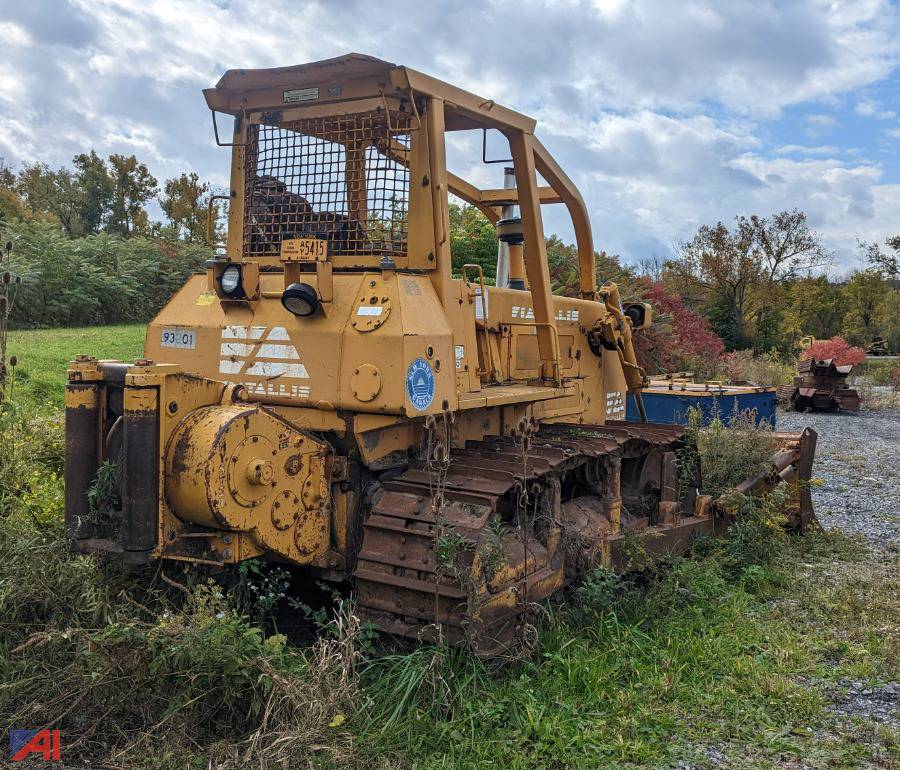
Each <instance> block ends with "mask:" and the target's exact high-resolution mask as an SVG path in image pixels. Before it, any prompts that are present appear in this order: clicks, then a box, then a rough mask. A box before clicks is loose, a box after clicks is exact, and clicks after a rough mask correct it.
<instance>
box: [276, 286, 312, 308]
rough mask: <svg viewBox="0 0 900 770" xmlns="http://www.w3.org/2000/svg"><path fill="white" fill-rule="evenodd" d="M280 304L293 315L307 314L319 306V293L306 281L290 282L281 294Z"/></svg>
mask: <svg viewBox="0 0 900 770" xmlns="http://www.w3.org/2000/svg"><path fill="white" fill-rule="evenodd" d="M281 304H282V305H284V308H285V310H287V311H289V312H291V313H293V314H294V315H299V316H308V315H312V314H313V313H315V312H316V310H317V309H318V308H319V295H318V294H317V293H316V290H315V289H314V288H313V287H312V286H310V285H309V284H308V283H292V284H291V285H290V286H288V287H287V288H286V289H285V290H284V294H282V295H281Z"/></svg>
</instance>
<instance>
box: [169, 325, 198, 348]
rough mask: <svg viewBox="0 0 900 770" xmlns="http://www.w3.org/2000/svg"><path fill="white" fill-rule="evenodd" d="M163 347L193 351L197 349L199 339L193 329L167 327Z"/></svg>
mask: <svg viewBox="0 0 900 770" xmlns="http://www.w3.org/2000/svg"><path fill="white" fill-rule="evenodd" d="M162 346H163V347H164V348H182V349H183V350H193V349H194V348H195V347H197V337H196V335H195V334H194V330H193V329H179V328H178V327H177V326H176V327H171V326H170V327H166V328H165V329H163V330H162Z"/></svg>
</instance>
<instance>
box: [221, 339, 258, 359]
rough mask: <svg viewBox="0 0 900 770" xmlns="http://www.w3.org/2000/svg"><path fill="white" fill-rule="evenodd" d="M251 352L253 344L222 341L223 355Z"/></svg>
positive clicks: (239, 354) (247, 354) (238, 354)
mask: <svg viewBox="0 0 900 770" xmlns="http://www.w3.org/2000/svg"><path fill="white" fill-rule="evenodd" d="M252 352H253V345H247V344H245V343H243V342H223V343H222V355H223V356H249V355H250V354H251V353H252Z"/></svg>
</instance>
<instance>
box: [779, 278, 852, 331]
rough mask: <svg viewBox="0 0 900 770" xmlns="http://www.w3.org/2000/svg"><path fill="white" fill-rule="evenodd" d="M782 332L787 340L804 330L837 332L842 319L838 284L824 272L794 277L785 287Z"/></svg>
mask: <svg viewBox="0 0 900 770" xmlns="http://www.w3.org/2000/svg"><path fill="white" fill-rule="evenodd" d="M785 305H786V310H785V313H784V320H783V323H782V332H783V334H784V336H785V337H786V338H787V339H788V340H789V341H796V340H798V339H800V337H803V336H805V335H807V334H811V335H812V336H813V337H815V338H816V339H831V338H832V337H834V336H835V335H837V334H840V331H841V325H842V323H843V320H844V300H843V297H842V296H841V287H840V286H838V285H837V284H834V283H832V282H831V281H829V280H828V277H827V276H825V275H819V276H816V277H815V278H813V277H807V278H801V279H799V280H796V281H793V282H791V283H790V284H789V286H788V287H787V296H786V301H785Z"/></svg>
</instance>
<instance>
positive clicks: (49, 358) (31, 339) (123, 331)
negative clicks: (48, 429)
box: [9, 324, 147, 406]
mask: <svg viewBox="0 0 900 770" xmlns="http://www.w3.org/2000/svg"><path fill="white" fill-rule="evenodd" d="M146 328H147V327H146V326H145V325H143V324H128V325H117V326H96V327H81V328H74V329H34V330H28V331H12V332H10V333H9V353H10V355H14V356H16V357H17V358H18V366H17V367H16V374H17V378H16V387H17V388H18V387H21V388H22V391H23V393H22V395H23V397H25V398H26V399H28V400H31V401H34V402H38V403H49V404H54V405H56V406H62V404H63V400H64V398H65V388H66V366H67V364H68V363H69V361H71V360H72V359H73V358H75V356H76V355H79V354H82V353H84V354H87V355H92V356H96V357H97V358H106V359H114V360H122V361H133V360H134V359H136V358H140V357H141V355H142V354H143V350H144V335H145V333H146Z"/></svg>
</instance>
